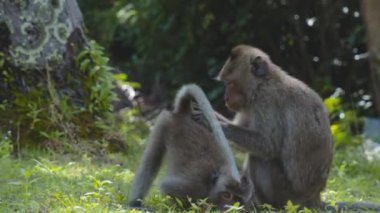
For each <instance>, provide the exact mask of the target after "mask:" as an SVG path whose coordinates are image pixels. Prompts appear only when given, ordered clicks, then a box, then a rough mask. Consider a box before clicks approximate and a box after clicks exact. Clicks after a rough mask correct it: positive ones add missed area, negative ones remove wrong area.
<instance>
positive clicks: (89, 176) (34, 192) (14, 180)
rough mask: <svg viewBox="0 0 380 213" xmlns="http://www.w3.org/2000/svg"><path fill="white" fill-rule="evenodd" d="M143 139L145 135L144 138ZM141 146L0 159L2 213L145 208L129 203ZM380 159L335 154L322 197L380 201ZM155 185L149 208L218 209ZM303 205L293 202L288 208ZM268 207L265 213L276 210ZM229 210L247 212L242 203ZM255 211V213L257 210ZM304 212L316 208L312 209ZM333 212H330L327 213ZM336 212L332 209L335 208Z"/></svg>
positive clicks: (350, 150) (351, 152)
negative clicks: (177, 198)
mask: <svg viewBox="0 0 380 213" xmlns="http://www.w3.org/2000/svg"><path fill="white" fill-rule="evenodd" d="M139 137H140V139H141V138H143V137H144V136H143V134H142V135H140V136H139ZM141 148H142V146H135V147H134V149H133V150H129V151H128V154H127V156H124V155H122V154H120V153H114V154H109V155H107V156H104V157H99V156H93V157H90V156H89V155H72V154H65V155H61V154H52V153H46V152H41V151H38V152H32V151H30V152H29V153H28V154H27V155H26V156H24V157H23V158H20V159H13V158H10V157H2V158H0V167H1V168H2V172H1V173H0V182H1V187H0V194H1V199H0V210H1V212H13V211H18V212H41V211H44V212H67V211H70V212H71V211H74V212H93V211H94V212H129V211H131V212H140V211H139V210H133V211H132V210H131V209H128V207H127V206H126V203H127V196H128V192H129V189H130V184H131V181H132V180H133V177H134V173H133V172H132V171H135V170H136V167H137V163H138V158H139V157H140V156H139V155H136V154H135V153H140V152H141V151H142V150H141ZM379 165H380V164H379V162H376V161H373V162H368V161H367V160H366V159H365V157H364V156H363V154H362V152H360V150H359V149H358V148H357V147H346V148H343V149H340V151H339V152H337V153H336V156H335V160H334V163H333V167H332V169H331V174H330V178H329V181H328V184H327V188H326V190H325V191H324V192H323V200H324V201H326V202H331V203H332V204H334V203H335V202H337V201H347V202H352V201H362V200H364V201H370V202H380V200H379V196H378V191H376V190H374V189H377V188H379V187H380V182H379V180H378V177H379V176H380V166H379ZM156 185H157V184H156V183H155V184H154V187H153V190H152V191H151V193H150V194H149V196H148V197H147V199H146V203H147V206H148V208H149V209H148V210H151V211H158V212H180V211H184V210H186V212H214V210H213V208H212V206H211V205H210V204H208V203H207V202H206V201H205V200H200V201H199V202H193V203H192V204H191V206H190V207H188V208H185V207H181V206H183V205H181V204H180V203H178V204H177V205H174V204H173V202H172V200H171V199H169V198H168V197H165V196H162V195H161V194H160V193H159V192H158V189H157V187H156ZM297 208H298V206H296V205H294V204H292V203H290V202H289V203H288V205H287V206H286V212H295V211H296V210H300V209H297ZM276 211H277V210H276V209H273V208H272V207H270V206H269V205H267V206H266V207H265V208H263V209H262V211H261V212H276ZM227 212H242V211H241V210H240V207H239V205H238V204H236V205H234V206H233V207H231V209H230V210H228V211H227ZM254 212H256V211H254ZM300 212H304V213H306V212H314V211H311V210H308V209H303V210H300ZM327 212H329V211H327ZM330 212H331V211H330Z"/></svg>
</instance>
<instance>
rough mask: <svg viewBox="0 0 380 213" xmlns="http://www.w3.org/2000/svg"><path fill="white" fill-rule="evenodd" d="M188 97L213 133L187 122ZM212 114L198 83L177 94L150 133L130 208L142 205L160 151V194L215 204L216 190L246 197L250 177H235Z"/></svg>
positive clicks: (156, 167)
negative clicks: (170, 108) (163, 174)
mask: <svg viewBox="0 0 380 213" xmlns="http://www.w3.org/2000/svg"><path fill="white" fill-rule="evenodd" d="M193 98H194V99H195V100H196V101H197V103H198V104H199V107H200V109H201V111H202V112H203V113H204V114H205V117H206V118H207V120H208V123H209V124H210V126H211V129H212V133H211V132H209V131H208V130H207V129H206V128H204V127H203V126H201V125H199V124H198V123H196V122H195V121H193V120H192V117H191V101H192V99H193ZM212 112H213V111H212V108H211V106H210V104H209V103H208V101H207V98H206V96H205V95H204V94H203V92H202V90H201V89H200V88H199V87H198V86H196V85H187V86H184V87H183V88H182V89H181V90H180V91H179V92H178V93H177V96H176V100H175V105H174V110H173V112H170V111H164V112H162V113H161V114H160V116H159V117H158V119H157V122H156V124H155V127H154V128H153V130H152V132H151V135H150V139H149V143H148V144H147V147H146V149H145V151H144V154H143V157H142V160H141V163H140V167H139V169H138V171H137V174H136V178H135V181H134V184H133V186H132V191H131V194H130V196H129V205H130V206H140V205H141V201H142V199H144V197H145V196H146V194H147V193H148V191H149V188H150V186H151V184H152V182H153V180H154V178H155V177H156V175H157V172H158V170H159V168H160V166H161V162H162V159H163V157H164V155H165V154H166V156H167V159H166V162H167V164H168V166H167V168H168V171H167V175H166V177H165V178H164V180H163V181H162V183H161V187H160V188H161V191H162V192H163V193H164V194H167V195H169V196H172V197H178V198H183V199H186V198H187V197H190V198H192V199H200V198H209V200H210V201H211V202H213V203H215V204H217V205H218V207H220V208H223V202H220V193H221V192H225V191H227V192H229V193H231V194H234V195H236V196H237V197H239V198H241V199H242V200H243V201H247V200H250V197H251V195H252V191H253V188H252V184H251V182H250V181H249V179H248V182H247V181H246V182H244V183H243V182H242V181H241V180H240V175H239V173H238V170H237V167H236V164H235V161H234V158H233V156H232V152H231V150H230V147H229V145H228V143H227V141H226V138H225V136H224V134H223V132H222V130H221V127H220V124H219V123H218V122H217V121H216V118H215V115H214V114H213V113H212ZM215 174H217V178H216V179H215V180H214V179H213V177H214V176H215ZM245 179H246V178H245Z"/></svg>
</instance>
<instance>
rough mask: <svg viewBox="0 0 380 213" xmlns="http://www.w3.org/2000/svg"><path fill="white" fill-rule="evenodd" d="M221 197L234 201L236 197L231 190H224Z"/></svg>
mask: <svg viewBox="0 0 380 213" xmlns="http://www.w3.org/2000/svg"><path fill="white" fill-rule="evenodd" d="M221 197H222V199H223V200H224V201H232V200H233V198H234V195H233V194H231V193H229V192H223V193H222V195H221Z"/></svg>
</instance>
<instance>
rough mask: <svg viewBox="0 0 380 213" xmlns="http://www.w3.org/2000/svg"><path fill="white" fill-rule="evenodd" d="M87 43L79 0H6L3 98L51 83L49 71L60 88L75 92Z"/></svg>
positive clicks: (1, 15)
mask: <svg viewBox="0 0 380 213" xmlns="http://www.w3.org/2000/svg"><path fill="white" fill-rule="evenodd" d="M85 43H86V39H85V36H84V33H83V21H82V15H81V12H80V10H79V8H78V5H77V3H76V1H73V0H44V1H41V0H1V1H0V51H1V55H0V57H1V61H2V62H3V63H0V65H2V66H1V70H2V72H1V73H0V88H1V91H0V98H1V99H12V97H13V92H14V91H17V92H28V91H30V90H31V89H32V88H35V87H36V86H40V87H46V85H47V73H48V72H49V75H50V77H51V79H52V80H53V81H54V83H55V86H56V87H57V90H58V91H60V92H62V93H68V94H69V95H70V96H73V97H74V96H76V94H74V93H78V92H79V93H80V91H75V92H74V91H73V90H72V89H70V88H71V87H72V84H78V83H79V82H75V79H77V78H76V76H77V75H78V72H77V68H76V67H75V60H74V59H75V57H76V55H78V53H79V52H80V51H81V50H82V48H83V45H84V44H85Z"/></svg>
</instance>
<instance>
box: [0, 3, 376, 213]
mask: <svg viewBox="0 0 380 213" xmlns="http://www.w3.org/2000/svg"><path fill="white" fill-rule="evenodd" d="M53 2H54V1H53ZM58 2H61V1H58ZM78 3H79V5H80V9H81V11H82V14H83V17H84V21H85V26H86V28H85V29H86V30H85V31H86V34H87V35H88V37H89V38H91V39H94V40H96V42H98V43H96V42H94V41H89V42H88V44H86V45H84V46H83V47H81V48H80V51H78V54H76V55H75V59H74V68H75V69H77V70H78V73H77V74H75V73H74V72H73V70H70V72H69V71H68V73H74V74H72V75H71V74H70V75H68V76H65V79H66V80H67V82H75V83H73V84H72V85H71V83H67V85H69V86H70V88H71V89H72V88H76V89H77V90H78V91H81V92H80V93H79V92H78V94H76V95H79V96H75V98H74V99H73V98H72V96H70V95H67V94H66V93H61V92H62V88H60V85H59V84H56V83H57V81H56V79H54V78H53V79H50V78H49V75H46V76H45V79H47V80H45V81H44V82H42V83H41V82H39V83H38V84H36V85H38V86H36V87H35V89H32V90H31V91H28V92H25V91H24V90H22V89H20V87H19V85H20V82H22V81H21V80H20V79H22V78H21V77H20V76H24V77H25V76H32V75H30V73H28V72H20V71H19V70H15V68H14V67H13V66H11V65H10V61H9V59H8V58H7V57H5V55H6V54H5V53H6V52H5V51H4V50H3V46H2V45H1V44H3V43H2V42H3V41H4V36H2V35H4V34H1V35H0V51H2V52H0V68H1V69H0V89H1V91H0V168H1V169H2V172H1V173H0V211H2V212H14V211H20V212H25V211H28V212H93V211H95V212H109V211H113V212H124V211H134V212H136V211H137V210H131V209H128V208H127V206H126V202H127V196H128V190H129V186H130V183H131V180H132V179H133V176H134V172H135V169H136V167H137V164H138V160H139V158H140V155H141V152H142V150H143V148H144V142H145V139H146V137H147V135H148V132H149V131H148V130H149V129H148V124H147V123H146V122H145V121H144V119H143V118H142V117H141V115H140V114H139V111H138V109H125V110H121V111H119V112H113V111H112V105H113V102H114V101H115V97H116V95H115V93H114V87H115V85H116V84H129V85H134V86H136V85H140V88H141V90H142V93H143V94H144V95H147V96H148V95H149V94H151V93H152V85H157V84H158V85H160V87H159V88H160V90H159V91H158V92H159V93H160V96H161V98H162V99H163V100H166V101H168V102H170V100H171V98H172V97H173V94H174V93H175V91H176V90H177V89H178V87H179V86H180V85H182V84H184V83H188V82H195V83H198V84H199V85H201V86H202V88H204V89H205V91H206V92H207V94H208V96H209V98H210V100H211V101H212V103H213V105H214V106H215V107H216V108H217V109H218V110H219V111H222V112H224V113H228V112H227V111H226V109H225V108H224V106H223V103H222V98H221V95H222V86H221V85H219V84H218V83H217V82H214V81H212V80H211V78H212V77H213V76H215V75H216V74H217V73H218V71H219V70H220V68H221V66H222V64H223V62H224V60H225V59H226V58H227V56H228V55H229V51H230V49H231V47H233V46H234V45H236V44H239V43H245V44H250V45H255V46H258V47H260V48H262V49H264V50H265V51H266V52H268V53H269V54H270V55H271V57H272V60H273V61H274V62H275V63H277V64H278V65H280V66H281V67H283V68H284V69H285V70H287V71H288V72H289V73H290V74H291V75H293V76H295V77H297V78H299V79H301V80H303V81H305V82H306V83H307V84H308V85H310V86H311V87H312V88H314V89H315V90H316V91H317V92H318V93H319V94H321V96H322V97H323V98H324V100H325V105H326V106H327V108H328V110H329V113H330V118H331V123H332V125H331V129H332V133H333V137H334V143H335V150H336V154H335V158H334V163H333V167H332V170H331V174H330V178H329V181H328V185H327V188H326V190H325V191H324V193H323V199H324V200H326V201H328V202H331V203H332V204H334V202H336V201H372V202H379V203H380V196H379V194H378V191H379V190H377V189H380V180H379V177H380V166H379V165H380V164H379V162H378V161H376V160H374V161H369V160H367V158H366V156H365V155H364V154H363V150H362V146H361V144H362V142H363V138H362V137H361V135H360V134H361V132H362V124H363V118H364V117H365V116H374V115H376V112H375V110H374V107H373V104H372V102H373V96H372V94H373V93H372V89H371V88H372V87H371V81H370V80H371V79H370V77H369V76H370V74H369V73H370V69H369V65H368V51H367V48H366V39H365V36H366V32H365V27H364V24H363V22H362V14H361V12H360V8H359V3H360V2H359V1H358V0H354V1H349V0H332V1H326V0H320V1H312V2H310V1H301V0H294V1H288V0H268V1H239V0H227V1H217V0H209V1H203V0H195V1H184V0H179V1H178V0H160V1H152V0H107V1H104V0H78ZM20 4H21V3H20ZM0 15H1V13H0ZM2 26H3V25H2V17H1V16H0V32H3V31H2V29H3V28H2ZM3 51H4V52H3ZM44 75H45V74H44ZM73 79H74V80H75V81H72V80H73ZM32 80H33V79H32ZM131 81H133V82H137V84H136V83H131ZM77 82H80V83H78V84H77ZM34 83H35V82H34V81H31V82H27V83H26V84H27V85H33V84H34ZM9 88H10V89H9ZM6 91H7V92H8V93H6ZM156 92H157V91H156ZM78 97H79V98H78ZM147 204H148V206H149V207H151V208H152V209H153V210H155V211H164V212H166V211H181V210H183V209H181V208H180V207H178V206H176V205H173V204H172V203H171V202H170V201H169V200H168V198H166V197H163V196H162V195H160V194H159V193H158V190H157V188H156V187H154V188H153V191H152V193H151V194H150V196H149V197H148V199H147ZM296 208H297V207H296V206H294V205H292V204H291V203H290V204H289V205H288V206H287V210H286V211H287V212H295V210H296ZM238 209H239V207H238V206H236V207H234V208H233V209H231V211H238ZM210 210H211V207H210V206H209V205H208V204H207V203H206V202H203V201H201V202H199V203H197V204H194V205H193V206H192V207H191V208H190V209H188V211H190V212H198V211H210ZM268 211H272V209H270V207H268ZM304 211H305V212H307V211H308V210H304Z"/></svg>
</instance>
